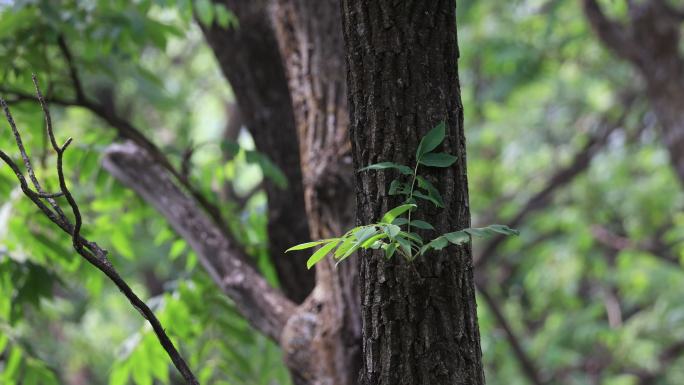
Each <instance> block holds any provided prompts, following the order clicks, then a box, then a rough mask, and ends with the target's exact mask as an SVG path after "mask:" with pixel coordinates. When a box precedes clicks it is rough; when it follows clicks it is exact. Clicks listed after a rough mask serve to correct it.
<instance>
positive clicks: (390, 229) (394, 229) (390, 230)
mask: <svg viewBox="0 0 684 385" xmlns="http://www.w3.org/2000/svg"><path fill="white" fill-rule="evenodd" d="M399 219H404V218H397V219H395V220H394V222H393V224H391V225H386V226H383V227H384V229H385V234H387V235H388V236H389V237H390V238H394V237H396V236H397V234H399V232H400V231H401V228H400V227H399V225H398V224H397V223H396V222H397V221H398V220H399ZM404 220H405V219H404ZM407 222H408V221H407Z"/></svg>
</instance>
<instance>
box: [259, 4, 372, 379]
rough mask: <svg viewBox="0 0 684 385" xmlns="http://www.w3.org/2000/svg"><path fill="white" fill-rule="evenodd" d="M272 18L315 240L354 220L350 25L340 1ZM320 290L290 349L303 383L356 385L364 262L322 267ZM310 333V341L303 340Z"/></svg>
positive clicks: (274, 11)
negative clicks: (345, 25)
mask: <svg viewBox="0 0 684 385" xmlns="http://www.w3.org/2000/svg"><path fill="white" fill-rule="evenodd" d="M271 17H272V20H273V23H274V26H275V28H276V36H277V38H278V43H279V46H280V52H281V55H282V57H283V60H284V63H285V68H286V73H287V77H288V81H289V87H290V94H291V96H292V103H293V106H294V114H295V122H296V126H297V134H298V136H299V146H300V147H299V153H300V157H301V162H302V163H301V165H302V173H303V176H304V202H305V204H306V215H307V217H308V220H309V228H310V229H311V236H312V238H314V239H319V238H329V237H332V236H338V235H340V233H341V232H343V231H345V230H346V229H347V228H348V227H349V226H350V225H352V224H353V220H354V195H353V187H352V186H353V182H352V180H353V179H352V168H351V156H350V154H349V151H350V144H349V137H348V126H349V120H348V110H347V97H346V83H345V72H344V71H345V68H344V56H343V41H342V20H341V15H340V8H339V4H338V2H337V1H336V0H275V1H273V2H272V5H271ZM316 278H317V279H316V287H315V289H314V291H313V293H312V295H311V296H310V297H309V298H308V299H307V300H306V301H305V303H304V304H302V306H300V307H299V308H298V309H297V311H296V315H295V316H293V317H292V318H291V321H290V322H289V323H288V325H287V326H286V327H285V331H284V332H283V338H281V341H282V347H283V350H284V353H285V360H286V362H287V364H288V365H289V366H290V368H294V372H295V374H296V377H297V378H296V381H297V382H298V383H311V384H335V385H346V384H348V385H352V384H356V377H357V373H358V369H359V367H360V357H361V356H360V335H361V325H360V320H361V318H360V315H359V306H360V305H359V295H358V279H357V278H358V272H357V263H356V261H355V259H354V258H350V260H349V263H345V264H342V265H340V266H339V267H338V268H335V267H334V263H333V262H332V261H329V260H328V261H324V262H322V263H319V264H317V265H316ZM302 330H309V338H304V339H302V338H301V336H302V335H303V334H304V333H302Z"/></svg>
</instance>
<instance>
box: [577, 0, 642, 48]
mask: <svg viewBox="0 0 684 385" xmlns="http://www.w3.org/2000/svg"><path fill="white" fill-rule="evenodd" d="M583 5H584V13H585V14H586V15H587V19H588V20H589V23H590V24H591V26H592V28H593V29H594V30H595V31H596V33H597V34H598V35H599V37H600V38H601V40H603V42H604V43H605V44H606V46H607V47H608V48H609V49H610V50H612V51H613V52H615V54H617V55H618V56H621V57H624V58H626V59H629V60H632V61H638V60H639V50H638V47H637V46H636V45H634V44H633V43H632V42H631V41H630V39H629V36H628V34H627V30H626V29H625V27H623V26H621V25H619V24H617V23H616V22H614V21H612V20H610V19H608V17H607V16H606V15H605V14H604V13H603V10H602V9H601V6H600V5H599V4H598V2H597V1H596V0H583Z"/></svg>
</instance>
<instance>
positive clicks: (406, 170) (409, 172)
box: [359, 162, 413, 175]
mask: <svg viewBox="0 0 684 385" xmlns="http://www.w3.org/2000/svg"><path fill="white" fill-rule="evenodd" d="M388 168H391V169H395V170H399V172H401V173H402V174H404V175H413V170H412V169H411V168H410V167H408V166H404V165H403V164H396V163H392V162H380V163H375V164H371V165H370V166H366V167H364V168H362V169H360V170H359V172H361V171H366V170H385V169H388Z"/></svg>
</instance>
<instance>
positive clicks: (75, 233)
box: [0, 76, 199, 385]
mask: <svg viewBox="0 0 684 385" xmlns="http://www.w3.org/2000/svg"><path fill="white" fill-rule="evenodd" d="M33 81H34V84H35V86H36V89H37V93H38V99H39V101H40V104H41V107H42V108H43V111H44V113H45V119H46V122H47V125H46V127H47V128H46V129H47V133H48V136H49V137H50V142H51V145H52V148H53V150H54V151H55V152H56V153H57V174H58V178H59V186H60V192H59V193H56V194H46V193H44V192H42V190H41V189H40V183H39V182H38V180H37V179H36V177H35V175H34V174H33V170H32V167H31V161H30V159H29V157H28V154H27V153H26V149H25V148H24V146H23V142H22V140H21V135H20V133H19V130H17V128H16V124H15V123H14V119H13V118H12V114H11V113H10V110H9V107H8V106H7V103H6V102H5V101H4V100H3V99H0V105H2V108H3V110H4V112H5V116H6V117H7V121H8V122H9V124H10V126H11V128H12V131H13V133H14V135H15V141H16V143H17V148H18V149H19V152H20V153H21V156H22V158H23V160H24V164H25V166H26V169H27V171H28V173H29V175H30V179H31V181H32V182H33V184H34V186H35V187H36V189H37V190H38V192H35V191H33V190H31V188H30V187H29V185H28V183H27V181H26V178H25V177H24V175H23V174H22V172H21V170H20V169H19V167H18V166H17V165H16V163H14V161H13V160H12V158H10V157H9V156H8V155H7V154H6V153H4V152H3V151H1V150H0V159H2V160H3V161H4V162H5V163H6V164H7V165H8V166H9V167H10V168H11V169H12V171H14V174H15V175H16V177H17V179H18V181H19V183H20V185H21V189H22V191H23V192H24V194H25V195H26V196H27V197H28V198H29V199H31V201H32V202H33V203H34V204H35V205H36V206H37V207H38V208H39V209H40V210H41V211H42V212H43V213H44V214H45V215H46V216H47V217H48V218H49V219H50V220H51V221H52V222H53V223H54V224H56V225H57V226H58V227H59V228H61V229H62V230H63V231H65V232H67V233H68V234H70V235H71V237H72V242H73V247H74V249H75V250H76V252H77V253H78V254H79V255H81V256H82V257H83V258H84V259H85V260H86V261H88V263H90V264H91V265H93V266H94V267H95V268H97V269H98V270H100V271H101V272H102V273H103V274H105V275H106V276H107V277H108V278H109V279H110V280H111V281H112V282H113V283H114V284H115V285H116V286H117V288H119V290H121V292H122V293H123V294H124V296H126V298H127V299H128V300H129V302H130V303H131V305H133V307H135V308H136V309H137V310H138V311H139V312H140V314H141V315H142V316H143V317H144V318H145V319H146V320H147V321H148V322H149V323H150V325H151V326H152V330H153V331H154V333H155V334H156V336H157V338H158V339H159V342H160V344H161V345H162V347H163V348H164V350H165V351H166V353H167V354H168V356H169V357H170V358H171V361H172V362H173V364H174V365H175V367H176V369H178V371H179V372H180V374H181V375H182V376H183V378H184V379H185V381H186V382H187V383H188V384H191V385H199V382H198V381H197V380H196V379H195V376H194V375H193V373H192V371H191V370H190V368H189V367H188V365H187V364H186V363H185V360H183V357H182V356H181V355H180V353H179V352H178V350H177V349H176V347H175V346H174V344H173V342H171V339H170V338H169V337H168V335H167V334H166V331H165V330H164V328H163V326H162V325H161V323H160V322H159V320H158V319H157V317H156V316H155V315H154V312H153V311H152V310H151V309H150V308H149V307H148V306H147V304H146V303H145V302H144V301H143V300H141V299H140V298H139V297H138V296H137V295H136V294H135V292H133V290H132V289H131V288H130V286H129V285H128V284H127V283H126V281H125V280H124V279H123V278H121V276H119V274H118V272H117V271H116V269H115V268H114V266H113V265H112V264H111V262H110V261H109V259H108V258H107V251H106V250H104V249H102V248H101V247H99V246H98V245H97V244H96V243H95V242H90V241H88V240H87V239H85V238H83V237H82V236H81V235H80V230H81V225H82V220H81V214H80V210H79V208H78V204H77V203H76V201H75V199H74V198H73V196H72V194H71V192H70V190H69V189H68V187H67V185H66V180H65V178H64V168H63V162H62V161H63V156H64V153H65V152H66V150H67V148H68V147H69V144H70V143H71V142H72V140H71V138H69V139H67V140H66V142H65V143H64V144H63V145H62V146H59V145H58V144H57V142H56V140H55V137H54V132H53V130H52V122H51V119H50V114H49V110H48V108H47V105H46V104H45V100H44V99H43V96H42V94H41V93H40V90H39V87H38V82H37V81H36V78H35V76H34V77H33ZM58 195H63V196H64V197H65V198H66V200H67V202H68V204H69V207H70V208H71V211H72V213H73V216H74V221H75V223H74V224H73V225H72V224H71V223H70V221H69V219H68V218H67V217H66V215H64V213H63V212H62V210H61V209H60V208H59V206H58V204H57V203H56V201H54V200H52V198H53V197H55V196H58ZM41 199H49V200H50V201H49V202H50V205H51V206H52V207H53V209H51V208H50V207H48V206H47V205H45V204H44V203H43V202H42V201H41Z"/></svg>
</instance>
